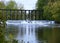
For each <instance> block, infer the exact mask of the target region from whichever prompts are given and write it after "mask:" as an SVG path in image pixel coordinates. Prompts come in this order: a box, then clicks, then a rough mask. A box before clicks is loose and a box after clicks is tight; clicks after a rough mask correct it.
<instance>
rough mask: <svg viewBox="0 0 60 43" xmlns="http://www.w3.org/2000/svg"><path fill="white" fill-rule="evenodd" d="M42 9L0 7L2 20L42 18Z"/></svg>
mask: <svg viewBox="0 0 60 43" xmlns="http://www.w3.org/2000/svg"><path fill="white" fill-rule="evenodd" d="M42 18H43V17H42V10H20V9H0V19H1V20H27V19H28V20H41V19H42Z"/></svg>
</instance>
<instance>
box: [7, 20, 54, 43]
mask: <svg viewBox="0 0 60 43" xmlns="http://www.w3.org/2000/svg"><path fill="white" fill-rule="evenodd" d="M6 24H7V25H6V28H7V31H8V30H10V31H8V32H9V34H12V36H13V39H16V40H18V43H49V42H50V41H51V40H50V38H49V37H50V36H51V35H52V34H51V33H52V30H53V29H52V28H54V24H55V23H54V21H45V20H44V21H43V20H41V21H29V20H27V21H25V20H18V21H16V20H8V21H7V22H6ZM51 26H53V27H51ZM7 36H8V35H7ZM48 41H49V42H48ZM51 43H52V42H51Z"/></svg>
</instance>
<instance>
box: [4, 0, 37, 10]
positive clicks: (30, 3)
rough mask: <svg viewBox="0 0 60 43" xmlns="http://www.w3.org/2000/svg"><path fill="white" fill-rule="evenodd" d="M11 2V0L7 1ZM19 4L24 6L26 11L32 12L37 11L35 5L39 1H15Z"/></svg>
mask: <svg viewBox="0 0 60 43" xmlns="http://www.w3.org/2000/svg"><path fill="white" fill-rule="evenodd" d="M5 1H9V0H5ZM15 1H16V2H17V3H18V4H20V3H21V4H22V5H23V6H24V9H26V10H27V9H28V10H32V9H35V5H36V2H37V0H15Z"/></svg>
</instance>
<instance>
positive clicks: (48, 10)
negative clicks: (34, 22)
mask: <svg viewBox="0 0 60 43" xmlns="http://www.w3.org/2000/svg"><path fill="white" fill-rule="evenodd" d="M44 15H46V17H47V15H51V16H49V17H51V18H52V19H53V20H55V21H57V22H60V1H56V2H54V3H49V4H48V5H47V6H45V7H44ZM47 18H48V17H47ZM52 19H51V20H52Z"/></svg>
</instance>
